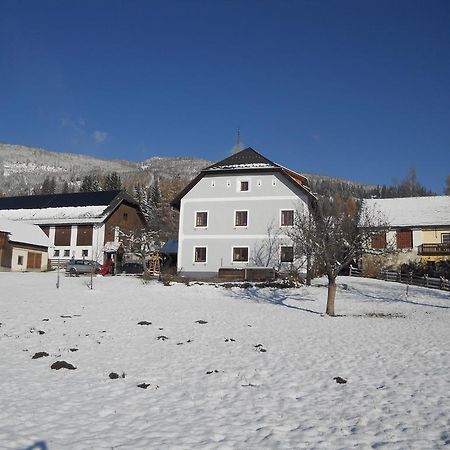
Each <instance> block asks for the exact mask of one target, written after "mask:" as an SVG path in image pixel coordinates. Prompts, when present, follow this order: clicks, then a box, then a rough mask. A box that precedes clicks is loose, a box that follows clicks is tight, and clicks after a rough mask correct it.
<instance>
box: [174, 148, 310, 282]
mask: <svg viewBox="0 0 450 450" xmlns="http://www.w3.org/2000/svg"><path fill="white" fill-rule="evenodd" d="M314 198H315V197H314V195H313V194H312V193H311V192H310V189H309V187H308V181H307V179H306V178H305V177H304V176H302V175H300V174H298V173H296V172H294V171H292V170H289V169H287V168H285V167H282V166H280V165H278V164H275V163H274V162H272V161H270V160H268V159H267V158H265V157H264V156H262V155H261V154H259V153H258V152H256V151H255V150H253V149H252V148H246V149H245V150H242V151H240V152H239V153H236V154H234V155H232V156H230V157H228V158H226V159H224V160H223V161H220V162H218V163H216V164H213V165H212V166H209V167H207V168H205V169H203V170H202V171H201V172H200V174H199V175H198V176H197V177H196V178H195V179H194V180H193V181H192V182H191V183H189V184H188V185H187V186H186V188H185V189H184V190H183V191H182V192H181V193H180V194H179V195H178V196H177V197H176V198H175V199H174V200H173V202H172V206H173V207H175V208H177V209H178V210H179V211H180V225H179V239H178V256H177V269H178V273H179V274H180V275H184V276H194V277H203V278H206V277H214V276H217V274H218V271H219V269H223V268H246V267H251V266H259V267H261V266H268V267H277V268H288V267H290V266H292V265H293V264H298V263H299V261H298V260H296V258H295V256H294V248H293V244H292V241H291V239H289V237H288V234H289V230H290V229H291V228H292V226H293V225H294V217H295V214H296V213H297V212H299V213H304V212H306V211H307V210H308V207H309V204H310V201H311V200H312V199H314ZM269 253H271V255H270V254H269Z"/></svg>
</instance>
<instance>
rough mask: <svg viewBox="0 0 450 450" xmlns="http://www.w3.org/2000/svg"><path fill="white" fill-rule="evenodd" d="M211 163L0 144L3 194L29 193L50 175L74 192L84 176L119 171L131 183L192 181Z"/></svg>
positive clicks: (180, 158) (0, 188) (0, 172)
mask: <svg viewBox="0 0 450 450" xmlns="http://www.w3.org/2000/svg"><path fill="white" fill-rule="evenodd" d="M209 164H211V162H210V161H207V160H202V159H196V158H188V157H186V158H184V157H179V158H162V157H153V158H150V159H147V160H145V161H143V162H131V161H125V160H106V159H100V158H94V157H91V156H86V155H79V154H75V153H60V152H52V151H48V150H45V149H42V148H36V147H29V146H25V145H12V144H2V143H0V192H3V193H5V194H6V195H21V194H27V193H29V192H31V190H32V189H33V188H36V186H40V185H41V184H42V182H43V180H44V179H45V178H46V177H48V176H50V177H55V179H56V184H57V187H59V186H61V185H62V184H63V183H64V182H65V181H67V182H68V183H69V186H70V187H72V188H73V189H77V188H78V187H79V185H80V184H81V181H82V179H83V177H84V176H85V175H88V174H97V175H106V174H108V173H111V172H117V173H118V174H119V175H120V177H121V178H122V180H123V181H124V182H125V183H126V182H127V180H128V181H129V182H141V183H144V184H150V183H151V182H152V181H153V179H154V177H155V176H158V177H161V178H169V177H177V176H178V177H180V178H186V179H190V178H193V177H194V176H195V175H196V174H197V173H198V171H199V170H201V169H202V168H203V167H205V166H207V165H209Z"/></svg>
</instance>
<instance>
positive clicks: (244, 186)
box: [239, 180, 250, 192]
mask: <svg viewBox="0 0 450 450" xmlns="http://www.w3.org/2000/svg"><path fill="white" fill-rule="evenodd" d="M249 189H250V184H249V181H248V180H241V181H240V182H239V190H240V191H241V192H246V191H248V190H249Z"/></svg>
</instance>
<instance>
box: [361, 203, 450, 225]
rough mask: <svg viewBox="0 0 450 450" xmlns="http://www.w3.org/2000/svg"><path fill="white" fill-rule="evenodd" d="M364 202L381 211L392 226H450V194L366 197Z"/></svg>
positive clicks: (374, 209)
mask: <svg viewBox="0 0 450 450" xmlns="http://www.w3.org/2000/svg"><path fill="white" fill-rule="evenodd" d="M364 204H365V205H366V206H367V207H368V208H369V209H370V210H371V211H376V212H377V213H378V212H379V213H380V214H381V215H382V216H383V217H385V218H386V220H387V221H388V222H389V224H390V225H391V226H394V227H415V226H416V227H417V226H443V225H447V226H450V196H448V195H443V196H438V197H410V198H384V199H366V200H364Z"/></svg>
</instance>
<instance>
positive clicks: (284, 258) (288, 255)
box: [280, 245, 294, 263]
mask: <svg viewBox="0 0 450 450" xmlns="http://www.w3.org/2000/svg"><path fill="white" fill-rule="evenodd" d="M280 260H281V262H289V263H291V262H294V247H292V245H290V246H282V247H281V251H280Z"/></svg>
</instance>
